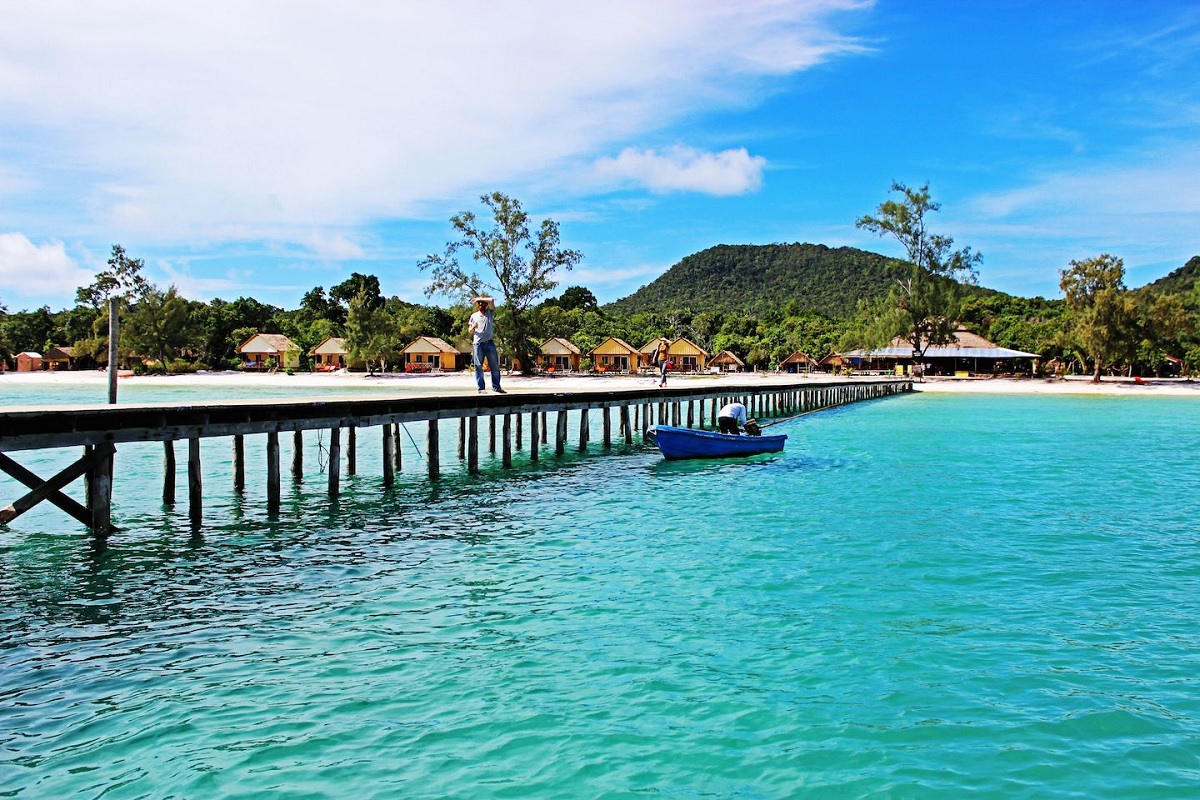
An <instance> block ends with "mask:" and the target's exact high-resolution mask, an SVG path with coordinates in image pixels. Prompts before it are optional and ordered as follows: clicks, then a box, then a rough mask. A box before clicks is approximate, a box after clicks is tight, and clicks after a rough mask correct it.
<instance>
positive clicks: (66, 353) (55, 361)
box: [42, 347, 75, 372]
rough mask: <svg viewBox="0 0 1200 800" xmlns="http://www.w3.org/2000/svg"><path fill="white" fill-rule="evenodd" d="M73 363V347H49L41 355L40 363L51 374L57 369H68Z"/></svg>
mask: <svg viewBox="0 0 1200 800" xmlns="http://www.w3.org/2000/svg"><path fill="white" fill-rule="evenodd" d="M74 361H75V348H73V347H51V348H50V349H49V350H47V351H46V352H44V353H42V363H43V364H44V365H45V367H46V369H48V370H50V371H52V372H53V371H54V370H59V369H70V368H71V364H72V363H73V362H74Z"/></svg>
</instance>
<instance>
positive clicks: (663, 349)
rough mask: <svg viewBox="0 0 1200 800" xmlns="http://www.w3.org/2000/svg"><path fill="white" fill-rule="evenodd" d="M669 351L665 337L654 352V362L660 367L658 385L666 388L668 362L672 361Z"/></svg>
mask: <svg viewBox="0 0 1200 800" xmlns="http://www.w3.org/2000/svg"><path fill="white" fill-rule="evenodd" d="M670 360H671V359H670V356H669V353H668V345H667V340H666V339H663V340H661V341H659V343H658V350H657V352H655V354H654V364H655V366H657V367H658V387H659V388H660V389H662V388H665V387H666V385H667V363H668V362H669V361H670Z"/></svg>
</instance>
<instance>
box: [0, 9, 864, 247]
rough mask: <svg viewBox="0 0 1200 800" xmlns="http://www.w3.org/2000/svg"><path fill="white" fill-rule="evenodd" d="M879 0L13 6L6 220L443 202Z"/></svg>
mask: <svg viewBox="0 0 1200 800" xmlns="http://www.w3.org/2000/svg"><path fill="white" fill-rule="evenodd" d="M865 5H866V4H864V3H862V2H858V1H857V0H789V1H787V2H785V1H784V0H744V1H743V2H739V3H735V4H732V3H728V2H726V1H725V0H689V1H688V2H682V0H680V1H678V2H667V1H664V2H654V3H646V2H644V0H612V2H606V3H600V4H582V3H561V2H557V0H522V2H512V3H497V2H492V1H491V0H458V1H457V2H439V3H423V2H396V3H366V2H352V3H348V4H330V3H322V2H297V1H296V0H204V1H203V2H200V0H172V2H170V3H160V2H151V1H150V0H106V2H104V3H95V2H92V0H63V1H62V2H54V3H15V4H12V3H10V4H6V6H5V9H4V16H5V24H4V25H3V26H0V140H9V141H19V142H20V145H21V146H20V147H18V148H13V149H12V150H11V151H10V152H13V153H15V152H20V153H22V156H21V159H20V160H19V161H11V160H10V159H9V158H8V157H5V160H6V162H7V163H4V164H0V174H3V175H5V176H7V177H6V179H5V180H4V181H0V216H4V217H7V218H10V219H14V218H20V219H21V220H22V222H24V220H25V219H28V218H29V217H28V215H24V216H20V217H17V215H18V214H25V212H24V211H23V209H25V208H27V207H28V201H29V199H30V198H31V197H33V196H36V197H37V198H38V199H39V200H42V201H45V202H44V206H43V208H45V209H46V214H44V215H42V214H39V215H38V216H37V217H36V219H38V220H39V224H43V225H46V226H47V230H56V231H59V233H58V234H57V235H60V236H61V235H63V234H64V232H68V231H69V232H70V234H69V235H68V238H71V237H73V236H74V235H75V234H76V233H77V232H79V231H81V230H83V229H85V228H86V230H87V231H88V232H91V233H93V234H94V235H100V234H97V233H96V232H102V235H103V236H105V237H106V238H109V239H116V240H120V241H125V240H128V239H133V238H137V239H140V240H142V241H144V242H147V243H149V242H154V241H159V242H171V241H176V242H178V241H179V240H181V239H187V240H190V241H208V242H212V241H222V240H229V239H247V238H255V237H263V238H266V237H268V236H270V237H279V236H284V237H286V238H287V240H288V241H291V242H293V243H300V244H304V243H305V242H306V239H307V238H308V237H309V235H310V231H312V230H313V229H314V227H316V228H322V227H326V226H328V227H330V228H337V229H345V228H346V227H347V226H354V225H360V224H365V223H369V222H374V221H377V220H381V219H388V218H395V217H403V216H412V215H419V214H421V213H422V210H423V209H424V208H426V207H427V206H428V205H429V204H434V203H436V204H437V206H438V207H437V211H436V213H438V214H440V213H441V212H442V208H441V205H442V203H443V202H444V200H445V198H457V197H461V196H462V195H463V193H464V192H472V193H473V192H475V191H478V188H479V187H481V186H482V187H485V188H487V187H494V186H496V185H502V186H512V185H513V184H514V183H516V184H520V182H521V181H522V180H528V176H529V175H531V174H533V173H535V172H541V173H543V175H544V173H545V171H546V170H547V169H548V168H550V167H552V166H553V165H556V164H558V165H561V166H562V168H563V169H568V168H569V165H572V164H587V163H589V162H590V161H591V160H592V159H593V158H594V157H595V155H596V154H597V153H602V152H605V151H606V150H607V151H611V150H612V149H615V147H617V146H620V145H621V144H622V143H626V142H629V141H630V140H632V139H634V138H636V137H638V136H641V135H642V134H644V133H646V132H648V131H662V130H665V129H667V128H669V127H670V126H671V125H673V124H675V123H677V122H678V121H680V120H681V119H683V118H684V117H685V116H686V115H688V114H690V113H693V112H695V111H697V110H699V109H706V110H709V109H714V108H721V107H734V106H736V107H743V106H744V105H745V104H746V103H748V102H752V98H753V97H754V96H755V95H756V94H757V93H758V92H759V91H760V90H761V87H760V86H759V81H761V80H762V79H763V78H764V77H770V76H774V75H779V74H786V73H789V72H794V71H797V70H800V69H804V68H806V67H808V66H811V65H813V64H816V63H819V62H821V61H823V60H827V59H829V58H831V57H833V56H836V55H838V54H840V53H847V52H857V51H859V50H861V49H862V48H861V46H860V45H859V44H858V43H857V42H855V41H853V40H850V39H847V38H845V37H842V36H839V35H838V34H837V33H836V32H835V31H834V29H833V26H832V20H833V17H834V16H836V14H837V13H838V12H842V11H846V10H854V9H859V8H862V7H864V6H865ZM640 161H641V166H642V168H643V169H646V170H650V174H649V176H648V177H651V178H653V179H654V180H656V181H658V183H657V184H656V185H658V186H661V187H663V188H664V189H674V188H683V189H687V188H691V189H693V190H696V191H715V192H718V193H736V192H739V191H747V190H749V189H750V188H752V187H753V186H754V185H756V184H755V182H756V181H758V180H760V179H761V161H759V160H756V158H755V157H751V156H748V155H746V154H745V153H744V152H741V151H727V152H726V153H723V154H716V155H711V154H710V155H700V156H698V157H697V158H696V159H694V160H693V161H691V162H681V161H679V159H678V157H677V156H672V155H670V154H666V155H663V156H660V157H659V158H657V159H655V158H650V157H648V155H647V154H645V153H643V154H642V156H641V158H640ZM48 164H49V165H53V169H52V170H51V169H49V168H47V167H45V166H44V165H48ZM570 182H571V178H570V176H569V175H563V176H562V177H561V179H560V180H558V181H557V183H558V185H567V184H569V183H570ZM454 202H457V201H454ZM43 217H44V218H43ZM23 227H24V228H25V229H26V230H28V229H29V226H26V225H23ZM344 244H349V242H348V241H347V242H345V243H344ZM353 250H354V247H353V246H350V247H345V248H342V249H341V250H340V252H349V253H352V252H353ZM337 252H339V251H338V249H337V248H335V255H336V253H337Z"/></svg>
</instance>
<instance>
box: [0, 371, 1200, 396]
mask: <svg viewBox="0 0 1200 800" xmlns="http://www.w3.org/2000/svg"><path fill="white" fill-rule="evenodd" d="M830 377H831V376H829V375H824V374H817V375H814V376H811V377H807V376H803V375H799V376H797V375H787V374H776V373H741V374H725V375H707V374H706V375H694V376H686V375H681V376H674V375H673V376H671V378H670V379H669V381H668V385H669V386H699V385H712V386H719V385H722V384H727V385H745V384H761V385H763V386H771V385H779V384H794V383H796V382H797V381H799V382H802V383H803V382H806V381H813V382H817V381H820V380H824V379H829V378H830ZM852 380H877V379H876V378H871V377H856V378H852ZM107 381H108V374H107V373H106V372H102V371H98V370H91V371H58V372H6V373H3V374H0V391H3V387H4V386H5V385H6V384H7V385H12V384H18V383H20V384H39V385H45V386H50V385H54V384H63V385H88V384H106V383H107ZM655 383H656V381H655V380H654V379H653V378H651V377H648V376H629V375H624V376H619V375H610V376H587V375H558V376H553V377H550V376H536V377H523V376H520V375H506V376H504V378H503V387H504V389H505V390H506V391H509V392H513V393H520V392H548V391H553V392H557V391H580V390H585V389H592V390H594V389H600V388H603V389H606V390H610V391H623V390H632V389H644V388H646V387H648V386H653V385H654V384H655ZM132 385H164V386H165V385H169V386H176V387H177V386H196V387H198V388H199V387H205V386H224V387H246V389H247V390H253V389H254V388H256V387H266V386H279V387H289V388H301V387H311V388H312V390H313V392H314V394H328V393H329V392H331V391H333V392H336V391H338V390H344V389H345V390H356V391H357V390H361V389H363V388H368V387H370V388H380V389H392V390H398V391H420V392H435V393H444V394H466V393H472V392H475V391H476V388H475V381H474V375H473V374H472V373H470V372H458V373H448V374H434V375H431V374H423V375H404V374H401V375H376V376H368V375H366V374H365V373H361V372H344V371H343V372H334V373H319V374H317V373H296V374H294V375H287V374H284V373H274V374H258V373H245V372H200V373H193V374H185V375H143V376H129V377H121V378H119V383H118V392H119V391H120V387H123V386H132ZM914 388H915V389H916V390H917V391H921V392H978V393H991V394H1080V395H1125V396H1132V395H1136V396H1147V395H1181V396H1192V397H1200V382H1194V381H1187V380H1183V379H1178V378H1174V379H1171V378H1167V379H1146V380H1145V381H1144V382H1140V383H1139V382H1137V381H1135V380H1132V379H1128V378H1105V379H1104V380H1103V381H1101V382H1100V383H1098V384H1096V383H1092V382H1091V380H1090V379H1089V378H1084V377H1072V378H1067V379H1062V378H1049V379H1043V378H1023V379H1010V378H928V379H926V380H924V381H919V382H917V383H916V384H914Z"/></svg>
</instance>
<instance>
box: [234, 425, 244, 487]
mask: <svg viewBox="0 0 1200 800" xmlns="http://www.w3.org/2000/svg"><path fill="white" fill-rule="evenodd" d="M233 490H234V491H235V492H237V493H238V494H241V493H242V492H244V491H246V437H245V436H243V435H241V434H240V433H239V434H237V435H236V436H234V437H233Z"/></svg>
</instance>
